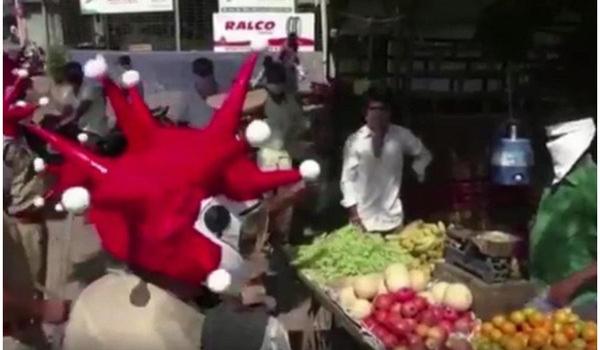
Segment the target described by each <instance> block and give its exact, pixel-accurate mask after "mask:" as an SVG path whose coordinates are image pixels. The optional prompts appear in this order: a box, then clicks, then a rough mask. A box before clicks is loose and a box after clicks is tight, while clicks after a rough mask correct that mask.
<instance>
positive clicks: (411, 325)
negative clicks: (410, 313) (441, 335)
mask: <svg viewBox="0 0 600 350" xmlns="http://www.w3.org/2000/svg"><path fill="white" fill-rule="evenodd" d="M404 320H405V321H406V326H407V327H408V330H409V332H414V331H415V329H416V328H417V321H415V320H414V319H412V318H405V319H404Z"/></svg>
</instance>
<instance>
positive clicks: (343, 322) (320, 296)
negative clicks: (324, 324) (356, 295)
mask: <svg viewBox="0 0 600 350" xmlns="http://www.w3.org/2000/svg"><path fill="white" fill-rule="evenodd" d="M284 255H285V257H286V259H287V261H288V262H289V261H291V255H290V254H289V253H288V252H285V253H284ZM294 270H295V271H296V275H297V277H298V279H299V280H300V281H301V282H302V284H304V285H305V286H306V288H307V289H308V290H309V291H310V293H311V295H312V298H313V304H317V305H318V306H320V307H322V308H324V309H325V310H327V311H328V312H329V313H331V315H332V318H333V325H332V328H335V327H336V326H338V327H340V328H342V329H343V330H344V331H346V333H347V334H349V335H350V336H351V337H352V339H353V340H354V342H355V343H356V345H357V349H363V350H385V347H383V345H382V344H381V343H380V342H379V340H376V339H375V337H374V336H372V335H369V333H367V332H365V331H364V330H363V329H361V327H360V326H359V325H358V323H357V322H356V321H354V320H353V319H351V318H350V317H349V316H348V315H347V314H346V313H345V312H344V310H342V308H341V307H340V306H339V305H338V304H337V303H336V302H335V301H334V300H333V299H332V298H331V297H330V296H329V295H328V294H327V292H326V291H325V290H324V289H323V288H321V287H320V286H318V285H317V284H316V283H315V282H314V281H313V280H312V279H310V278H309V277H308V276H306V275H305V274H304V273H302V272H301V271H299V270H296V269H294Z"/></svg>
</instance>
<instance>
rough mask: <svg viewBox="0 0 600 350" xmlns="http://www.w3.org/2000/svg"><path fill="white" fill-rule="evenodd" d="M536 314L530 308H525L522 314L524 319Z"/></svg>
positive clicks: (534, 310)
mask: <svg viewBox="0 0 600 350" xmlns="http://www.w3.org/2000/svg"><path fill="white" fill-rule="evenodd" d="M536 312H537V310H536V309H534V308H532V307H526V308H524V309H523V314H524V315H525V317H529V316H530V315H532V314H534V313H536Z"/></svg>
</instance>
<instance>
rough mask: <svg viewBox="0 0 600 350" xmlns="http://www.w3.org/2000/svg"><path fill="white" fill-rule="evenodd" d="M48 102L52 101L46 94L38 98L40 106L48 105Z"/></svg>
mask: <svg viewBox="0 0 600 350" xmlns="http://www.w3.org/2000/svg"><path fill="white" fill-rule="evenodd" d="M48 103H50V99H49V98H48V97H46V96H43V97H40V99H39V100H38V105H40V106H46V105H47V104H48Z"/></svg>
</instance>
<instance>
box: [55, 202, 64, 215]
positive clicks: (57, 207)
mask: <svg viewBox="0 0 600 350" xmlns="http://www.w3.org/2000/svg"><path fill="white" fill-rule="evenodd" d="M54 210H56V211H57V212H59V213H62V212H63V211H65V207H63V205H62V204H60V203H56V205H55V206H54Z"/></svg>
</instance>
